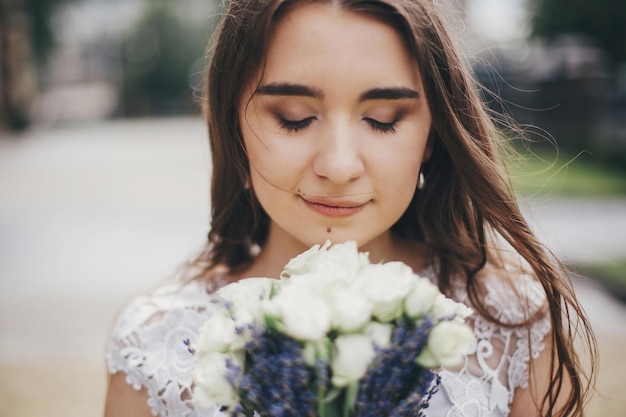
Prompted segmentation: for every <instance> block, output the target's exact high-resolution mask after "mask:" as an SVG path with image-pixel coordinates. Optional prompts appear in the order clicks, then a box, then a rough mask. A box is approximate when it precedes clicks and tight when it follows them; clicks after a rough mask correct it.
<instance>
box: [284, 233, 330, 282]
mask: <svg viewBox="0 0 626 417" xmlns="http://www.w3.org/2000/svg"><path fill="white" fill-rule="evenodd" d="M329 246H330V240H327V241H326V243H324V246H322V247H320V245H314V246H312V247H311V248H310V249H308V250H306V251H304V252H302V253H301V254H300V255H298V256H296V257H295V258H292V259H291V260H290V261H289V262H287V265H285V268H284V269H283V272H281V274H280V276H281V278H287V277H290V276H292V275H299V274H304V273H307V272H310V271H311V264H313V263H314V262H315V261H314V260H315V259H316V258H317V256H318V254H319V253H320V252H326V250H327V249H328V247H329Z"/></svg>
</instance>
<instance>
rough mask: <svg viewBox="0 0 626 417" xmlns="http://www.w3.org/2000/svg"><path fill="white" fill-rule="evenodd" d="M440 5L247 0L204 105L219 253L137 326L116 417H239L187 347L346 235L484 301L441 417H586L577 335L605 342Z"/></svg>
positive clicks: (220, 34) (215, 47)
mask: <svg viewBox="0 0 626 417" xmlns="http://www.w3.org/2000/svg"><path fill="white" fill-rule="evenodd" d="M436 3H437V2H433V1H432V0H319V1H300V0H231V1H230V2H229V5H228V10H227V11H226V13H225V14H224V16H223V19H222V21H221V24H220V26H219V28H218V30H217V31H216V33H215V37H214V41H213V43H212V45H211V47H210V50H209V54H210V60H209V64H208V69H207V75H206V89H205V90H206V91H205V97H204V99H205V103H204V104H205V107H206V118H207V123H208V128H209V138H210V144H211V153H212V158H213V175H212V204H213V210H212V226H211V230H210V232H209V239H208V243H207V246H206V248H205V250H204V251H203V253H202V254H201V255H200V256H199V257H198V258H197V260H196V262H195V263H194V264H193V265H192V268H189V270H188V273H187V274H186V276H185V277H183V278H182V279H180V280H179V281H178V282H176V283H173V284H171V285H169V286H165V287H161V288H158V289H156V290H154V291H152V292H150V293H148V294H146V295H144V296H142V297H140V298H138V299H136V300H135V301H133V302H132V303H130V304H129V305H128V306H127V307H126V309H124V311H122V312H121V314H120V316H119V317H118V320H117V322H116V325H115V329H114V331H113V333H112V335H111V339H110V342H109V345H108V352H107V364H108V369H109V372H110V380H109V387H108V393H107V399H106V409H105V416H107V417H119V416H135V417H139V416H150V415H158V416H161V417H166V416H168V417H183V416H195V417H198V416H220V415H222V413H221V412H220V410H219V409H218V407H217V406H215V407H212V408H211V407H210V408H208V409H200V408H199V407H197V406H196V404H195V402H194V399H193V396H192V394H191V393H192V391H191V385H192V381H191V369H192V366H193V356H192V355H191V354H190V353H189V352H188V350H187V346H186V345H185V344H184V343H183V341H185V340H190V341H191V342H193V341H194V340H195V339H196V338H197V334H198V330H199V327H200V326H201V325H202V324H203V323H204V322H205V321H206V320H207V318H208V317H209V316H210V315H211V314H212V312H213V311H215V309H216V308H219V305H218V303H217V302H216V300H215V296H214V295H213V293H214V291H215V290H216V289H217V288H219V287H220V286H223V285H225V284H226V283H229V282H233V281H237V280H239V279H242V278H246V277H278V276H279V274H280V272H281V270H282V267H283V266H284V265H285V264H286V263H287V261H288V260H289V259H290V258H292V257H294V256H295V255H297V254H298V253H300V252H302V251H304V250H305V249H307V248H309V247H310V246H312V245H314V244H317V243H323V242H325V241H326V240H327V239H328V240H331V241H332V242H343V241H346V240H355V241H356V242H357V243H358V245H359V248H360V250H362V251H368V252H369V254H370V259H371V260H372V262H378V261H381V260H384V261H392V260H397V261H402V262H404V263H406V264H408V265H409V266H411V267H412V268H413V270H414V271H416V272H418V273H420V274H421V275H424V276H427V277H429V278H430V279H431V280H432V281H433V282H434V283H436V284H437V285H438V286H439V288H440V289H441V290H442V291H443V292H444V293H446V294H447V295H449V296H450V297H453V298H455V299H457V300H458V301H462V302H465V303H466V304H469V305H471V306H472V307H473V309H474V311H475V314H474V316H473V317H472V318H471V319H470V322H471V325H472V326H473V330H474V333H475V336H476V338H477V340H478V344H477V346H476V350H475V351H474V352H473V353H472V354H471V355H469V356H468V357H467V358H466V359H465V361H464V363H463V364H462V365H460V366H458V367H457V368H454V369H442V370H441V371H440V374H441V377H442V381H441V389H440V390H439V392H438V393H436V394H435V395H434V397H433V398H432V400H431V405H430V408H428V410H427V415H428V416H430V417H435V416H459V417H460V416H467V417H469V416H472V417H476V416H518V417H519V416H524V417H527V416H578V415H581V414H582V411H583V405H584V401H585V398H586V395H587V393H588V390H589V386H588V384H587V383H586V381H588V380H590V379H588V378H587V377H586V375H585V374H584V373H583V372H582V371H581V363H580V361H579V358H578V356H577V355H576V353H575V351H574V347H573V344H574V340H573V339H572V337H573V335H574V334H577V333H579V334H582V342H583V345H584V346H586V347H587V348H588V349H589V350H590V352H591V353H594V352H595V350H594V349H595V342H594V338H593V335H592V334H591V331H590V329H589V325H588V323H587V321H586V319H585V316H584V314H583V312H582V310H581V308H580V305H579V303H578V301H577V300H576V298H575V296H574V293H573V290H572V287H571V284H570V282H569V280H568V278H567V276H568V275H567V272H566V271H565V270H564V269H563V268H561V267H560V266H559V265H560V264H559V263H558V262H557V261H556V260H555V259H553V257H552V256H551V254H550V252H549V251H547V250H546V249H545V248H544V247H543V246H542V245H541V244H540V243H539V242H538V240H537V239H536V238H535V236H534V235H533V233H532V231H531V230H530V228H529V226H528V224H527V223H526V222H525V220H524V218H523V217H522V215H521V213H520V210H519V208H518V206H517V204H516V199H515V195H514V194H513V192H512V191H511V189H510V187H509V183H508V181H507V179H506V178H505V177H504V176H503V172H504V170H503V169H502V167H501V165H500V161H499V158H498V148H499V146H500V143H499V133H498V131H497V130H496V129H495V127H494V126H495V121H494V120H493V119H492V118H491V117H490V116H489V115H488V113H487V111H486V110H485V108H484V106H483V104H482V103H481V100H480V98H479V95H478V93H477V86H476V84H475V81H474V80H473V78H472V77H471V75H470V72H469V70H468V69H467V68H466V66H465V64H464V62H462V61H461V59H460V57H459V54H458V52H457V51H456V50H455V48H454V46H453V43H452V41H451V39H450V38H449V35H448V34H447V32H446V29H445V27H444V24H443V23H442V19H441V17H440V16H439V12H438V11H437V10H436V7H437V6H436ZM591 358H592V365H594V356H593V355H592V356H591ZM591 369H594V366H592V368H591ZM592 374H593V373H592ZM381 417H382V416H381Z"/></svg>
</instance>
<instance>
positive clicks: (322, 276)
mask: <svg viewBox="0 0 626 417" xmlns="http://www.w3.org/2000/svg"><path fill="white" fill-rule="evenodd" d="M341 284H342V281H341V280H340V279H338V278H337V276H335V275H334V274H332V273H321V272H318V271H309V272H305V273H303V274H298V275H292V276H291V277H289V279H287V280H284V281H282V282H281V288H282V287H287V286H292V285H297V286H303V287H308V288H310V289H311V290H313V291H318V292H326V291H328V290H329V289H330V288H334V287H336V286H338V285H341Z"/></svg>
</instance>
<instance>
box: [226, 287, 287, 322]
mask: <svg viewBox="0 0 626 417" xmlns="http://www.w3.org/2000/svg"><path fill="white" fill-rule="evenodd" d="M277 283H278V281H277V280H275V279H270V278H246V279H242V280H240V281H237V282H233V283H232V284H228V285H226V286H225V287H223V288H221V289H219V290H218V291H217V293H218V294H219V295H220V297H222V298H223V299H224V300H225V301H226V302H228V303H229V304H230V305H231V306H232V308H231V310H232V312H233V314H234V316H235V319H236V321H237V324H238V325H240V326H241V325H245V324H248V323H252V322H258V321H261V319H262V318H263V308H262V304H263V301H264V300H266V299H268V298H269V296H270V294H271V292H272V288H273V286H274V285H275V284H277Z"/></svg>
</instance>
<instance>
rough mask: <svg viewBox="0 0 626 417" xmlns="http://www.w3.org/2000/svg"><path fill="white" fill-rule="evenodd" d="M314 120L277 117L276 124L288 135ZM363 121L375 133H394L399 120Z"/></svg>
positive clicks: (370, 119)
mask: <svg viewBox="0 0 626 417" xmlns="http://www.w3.org/2000/svg"><path fill="white" fill-rule="evenodd" d="M314 120H315V117H307V118H306V119H302V120H289V119H285V118H283V117H279V118H278V123H279V124H280V127H281V128H282V129H285V130H286V131H287V132H288V133H296V132H299V131H300V130H302V129H305V128H307V127H309V125H310V124H311V123H313V121H314ZM363 120H364V121H365V122H366V123H367V124H368V125H370V128H372V130H374V131H376V132H380V133H396V123H398V121H399V118H398V119H396V120H394V121H392V122H389V123H383V122H379V121H378V120H376V119H372V118H370V117H366V118H364V119H363Z"/></svg>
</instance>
